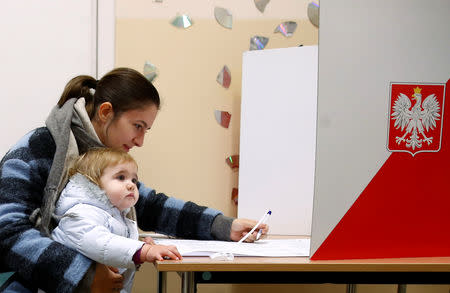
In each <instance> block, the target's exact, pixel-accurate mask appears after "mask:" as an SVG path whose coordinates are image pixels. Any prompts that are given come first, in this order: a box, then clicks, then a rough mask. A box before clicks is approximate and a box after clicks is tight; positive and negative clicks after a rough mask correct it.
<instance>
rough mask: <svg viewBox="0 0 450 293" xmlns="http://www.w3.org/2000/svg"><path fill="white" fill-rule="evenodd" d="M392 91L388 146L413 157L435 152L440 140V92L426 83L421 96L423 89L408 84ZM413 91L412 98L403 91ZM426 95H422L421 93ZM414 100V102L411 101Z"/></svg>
mask: <svg viewBox="0 0 450 293" xmlns="http://www.w3.org/2000/svg"><path fill="white" fill-rule="evenodd" d="M402 86H403V87H398V88H397V90H394V89H393V90H392V92H391V96H392V97H396V98H395V100H393V101H391V114H390V120H391V123H390V138H389V146H388V149H389V150H391V151H406V152H409V153H411V154H412V155H413V156H414V154H415V153H416V152H420V151H438V150H439V149H440V140H441V126H442V123H441V120H442V117H441V115H442V108H443V92H442V94H441V92H440V91H437V92H436V91H435V89H436V88H434V87H433V88H430V86H428V88H426V89H427V93H426V98H425V99H422V94H423V88H424V87H427V86H426V85H424V86H423V87H422V88H421V87H419V86H416V87H415V88H412V87H411V85H409V89H408V87H405V85H402ZM405 90H409V91H410V93H411V91H414V93H413V94H412V95H411V98H410V97H408V96H407V95H406V94H405V93H407V91H405ZM424 96H425V95H424ZM413 103H414V104H413Z"/></svg>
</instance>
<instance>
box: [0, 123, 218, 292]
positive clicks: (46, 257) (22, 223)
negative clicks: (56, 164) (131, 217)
mask: <svg viewBox="0 0 450 293" xmlns="http://www.w3.org/2000/svg"><path fill="white" fill-rule="evenodd" d="M55 151H56V146H55V143H54V140H53V138H52V136H51V135H50V132H49V131H48V129H47V128H45V127H42V128H37V129H35V130H33V131H31V132H30V133H28V134H27V135H25V136H24V137H23V138H22V139H21V140H20V141H19V142H18V143H17V144H16V145H15V146H14V147H13V148H12V149H11V150H10V151H9V152H8V153H7V154H6V155H5V157H4V158H3V159H2V161H1V162H0V272H6V271H15V272H16V276H17V278H16V279H15V281H14V282H12V283H11V284H10V285H9V287H8V288H9V289H13V288H15V289H14V290H13V291H14V292H36V291H37V288H41V289H43V290H44V291H45V292H47V293H51V292H58V293H62V292H73V291H74V290H75V288H76V287H77V285H78V283H79V282H80V281H81V280H82V278H83V277H84V275H85V273H86V272H87V270H88V268H89V267H90V266H91V264H92V261H91V260H90V259H88V258H86V257H85V256H83V255H81V254H79V253H78V252H76V251H75V250H72V249H70V248H68V247H66V246H64V245H62V244H60V243H58V242H55V241H53V240H51V239H50V238H47V237H42V236H41V234H40V232H39V231H38V230H37V229H35V228H34V226H33V224H32V223H31V222H30V220H29V217H30V215H31V213H32V212H33V211H34V210H35V209H36V208H39V207H40V206H41V201H42V194H43V190H44V187H45V184H46V182H47V177H48V174H49V171H50V167H51V165H52V160H53V157H54V154H55ZM139 193H140V195H139V201H138V202H137V204H136V206H135V207H136V213H137V219H138V225H139V228H141V229H142V230H144V231H156V232H159V233H164V234H168V235H172V236H177V237H182V238H191V239H212V238H213V237H212V236H211V224H212V222H213V220H214V218H215V217H216V216H217V215H218V214H220V212H219V211H217V210H213V209H210V208H207V207H202V206H198V205H196V204H194V203H192V202H184V201H181V200H177V199H174V198H169V197H167V196H166V195H164V194H162V193H156V192H155V190H153V189H151V188H148V187H145V186H144V184H142V183H140V184H139ZM6 291H8V290H6Z"/></svg>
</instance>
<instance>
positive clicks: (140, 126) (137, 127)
mask: <svg viewBox="0 0 450 293" xmlns="http://www.w3.org/2000/svg"><path fill="white" fill-rule="evenodd" d="M134 127H136V129H137V130H141V129H142V125H140V124H134Z"/></svg>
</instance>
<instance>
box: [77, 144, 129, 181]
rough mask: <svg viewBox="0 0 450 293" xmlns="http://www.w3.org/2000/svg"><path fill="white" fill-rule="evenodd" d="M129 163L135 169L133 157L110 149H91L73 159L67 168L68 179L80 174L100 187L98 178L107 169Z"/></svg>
mask: <svg viewBox="0 0 450 293" xmlns="http://www.w3.org/2000/svg"><path fill="white" fill-rule="evenodd" d="M129 162H132V163H134V164H135V165H136V167H137V163H136V161H135V160H134V159H133V157H132V156H131V155H130V154H128V153H126V152H124V151H121V150H117V149H112V148H93V149H90V150H88V151H87V152H86V153H84V154H83V155H81V156H79V157H78V158H77V159H75V161H74V162H73V163H72V165H71V167H70V168H69V178H70V177H72V176H73V175H74V174H76V173H80V174H82V175H84V176H86V177H87V178H89V180H91V181H92V182H94V183H95V184H97V185H98V186H100V185H101V184H100V177H101V176H102V174H103V171H104V170H105V169H106V168H107V167H113V166H116V165H118V164H123V163H129Z"/></svg>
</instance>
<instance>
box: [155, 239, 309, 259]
mask: <svg viewBox="0 0 450 293" xmlns="http://www.w3.org/2000/svg"><path fill="white" fill-rule="evenodd" d="M154 241H155V243H157V244H162V245H175V246H176V247H177V249H178V251H179V252H180V254H181V255H182V256H211V255H212V254H215V253H224V254H230V253H231V254H233V255H234V256H262V257H294V256H309V245H310V239H309V238H307V239H264V240H258V241H256V242H254V243H246V242H242V243H238V242H229V241H215V240H186V239H168V238H166V239H164V238H154Z"/></svg>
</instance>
